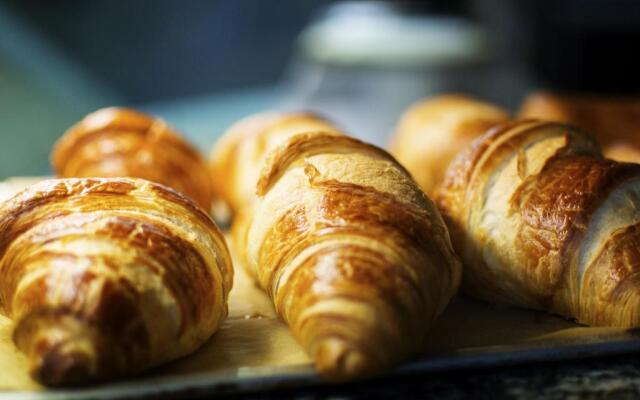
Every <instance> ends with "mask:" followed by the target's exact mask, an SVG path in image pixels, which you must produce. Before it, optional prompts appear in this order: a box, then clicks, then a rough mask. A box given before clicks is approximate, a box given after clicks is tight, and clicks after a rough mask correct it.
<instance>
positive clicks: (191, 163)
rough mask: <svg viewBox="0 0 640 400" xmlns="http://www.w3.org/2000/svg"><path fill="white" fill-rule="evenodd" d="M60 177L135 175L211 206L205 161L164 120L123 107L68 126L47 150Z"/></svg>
mask: <svg viewBox="0 0 640 400" xmlns="http://www.w3.org/2000/svg"><path fill="white" fill-rule="evenodd" d="M51 161H52V164H53V167H54V170H55V172H56V174H57V175H58V176H59V177H61V178H83V177H136V178H144V179H147V180H150V181H153V182H158V183H162V184H164V185H167V186H169V187H171V188H173V189H175V190H177V191H179V192H180V193H183V194H185V195H187V196H189V197H191V198H192V199H193V200H195V201H196V202H197V203H198V204H199V205H200V206H201V207H203V208H204V209H205V210H207V211H209V209H210V207H211V204H212V201H213V196H214V194H213V189H212V182H211V176H210V175H209V170H208V168H207V165H206V163H205V161H204V160H203V159H202V157H201V156H200V154H199V153H198V152H197V151H196V150H195V149H194V148H193V147H191V145H190V144H189V143H188V142H187V141H186V140H185V139H184V138H182V137H181V136H180V135H179V134H178V133H177V132H175V131H174V130H173V129H171V127H170V126H169V125H167V123H166V122H165V121H163V120H162V119H159V118H155V117H153V116H150V115H147V114H143V113H140V112H138V111H134V110H131V109H126V108H116V107H112V108H104V109H101V110H98V111H96V112H93V113H91V114H89V115H87V116H86V117H85V118H84V119H83V120H82V121H80V122H78V123H77V124H76V125H74V126H73V127H71V128H70V129H69V130H68V131H67V132H65V134H64V135H63V136H62V137H61V138H60V140H58V142H57V143H56V145H55V147H54V149H53V152H52V153H51Z"/></svg>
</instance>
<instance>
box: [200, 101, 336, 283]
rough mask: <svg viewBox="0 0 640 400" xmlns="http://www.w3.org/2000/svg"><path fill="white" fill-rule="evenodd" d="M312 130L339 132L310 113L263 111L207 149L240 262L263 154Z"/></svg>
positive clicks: (212, 172)
mask: <svg viewBox="0 0 640 400" xmlns="http://www.w3.org/2000/svg"><path fill="white" fill-rule="evenodd" d="M314 130H322V131H325V132H329V133H331V134H335V135H341V134H342V133H341V132H340V131H339V130H338V128H337V127H336V126H335V125H334V124H333V123H331V122H330V121H328V120H327V119H325V118H323V117H321V116H319V115H317V114H314V113H310V112H275V111H272V112H263V113H260V114H254V115H251V116H249V117H246V118H244V119H242V120H240V121H238V122H236V123H235V124H233V125H232V126H231V127H230V128H229V129H228V130H227V131H226V132H225V133H224V134H223V135H222V137H221V138H220V140H218V141H217V142H216V144H215V146H214V147H213V149H212V150H211V155H210V157H209V159H210V167H211V175H212V176H213V178H214V181H213V182H214V187H215V191H216V193H218V194H219V195H220V196H221V198H222V200H223V201H224V202H225V204H226V205H227V207H228V208H229V210H228V211H227V214H232V215H233V220H232V224H231V239H232V240H231V246H232V247H233V248H234V250H235V254H236V255H237V256H238V260H239V261H240V262H241V263H242V264H244V265H246V264H247V263H248V261H247V260H245V259H244V254H245V253H244V252H243V251H241V249H243V248H244V247H245V246H246V245H245V243H244V242H245V241H246V240H247V229H248V225H249V222H250V220H251V217H252V214H253V205H254V204H255V202H256V200H257V197H256V184H257V182H258V178H259V176H260V171H261V169H262V167H263V166H264V163H265V159H266V156H267V154H268V153H269V152H270V151H271V150H273V149H274V148H275V147H277V146H278V145H279V144H281V143H282V142H284V141H286V140H287V139H288V138H289V137H291V136H293V135H295V134H297V133H300V132H305V131H314ZM249 272H251V271H249ZM254 278H255V276H254Z"/></svg>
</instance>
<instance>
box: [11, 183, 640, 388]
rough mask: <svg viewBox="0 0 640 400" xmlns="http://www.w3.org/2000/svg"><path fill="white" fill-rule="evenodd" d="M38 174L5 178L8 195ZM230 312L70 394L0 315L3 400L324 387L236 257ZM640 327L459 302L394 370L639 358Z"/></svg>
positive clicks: (403, 372)
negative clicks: (132, 372)
mask: <svg viewBox="0 0 640 400" xmlns="http://www.w3.org/2000/svg"><path fill="white" fill-rule="evenodd" d="M33 180H37V179H36V178H24V179H22V178H20V179H12V180H9V181H7V182H4V183H0V201H1V200H2V199H3V198H6V197H7V196H10V194H11V193H13V192H15V191H16V190H18V189H19V188H21V187H23V186H24V185H25V184H28V183H29V182H32V181H33ZM235 270H236V274H235V280H234V287H233V290H232V291H231V294H230V298H229V318H228V319H227V320H226V321H225V322H224V324H223V325H222V327H221V329H220V330H219V331H218V332H217V333H216V334H215V335H214V336H213V337H212V338H211V340H209V341H208V342H207V343H206V344H205V345H204V346H203V347H202V348H201V349H200V350H198V351H197V352H196V353H195V354H193V355H191V356H188V357H185V358H183V359H181V360H178V361H175V362H173V363H171V364H169V365H166V366H163V367H160V368H157V369H154V370H152V371H150V372H148V373H145V374H143V375H140V376H138V377H135V378H131V379H128V380H121V381H118V382H114V383H109V384H102V385H96V386H90V387H84V388H76V389H69V390H52V389H47V388H44V387H42V386H40V385H38V384H37V383H35V382H34V381H33V380H31V379H30V377H29V376H28V374H27V362H26V359H25V357H24V356H23V355H22V354H21V353H19V352H18V351H16V349H15V347H14V345H13V343H12V341H11V321H10V320H8V319H6V318H4V317H2V316H0V398H2V399H27V398H28V399H86V398H92V399H120V398H145V397H153V398H161V397H164V396H167V397H169V396H171V397H173V396H177V395H184V396H189V395H190V394H191V395H192V394H196V393H197V394H199V395H215V394H222V393H224V394H232V393H233V394H237V393H243V392H254V391H259V390H270V389H276V388H278V389H282V388H294V387H300V386H306V385H311V384H319V383H321V380H320V379H319V378H318V377H317V375H316V374H315V373H314V370H313V368H312V366H311V364H310V360H309V358H308V357H307V356H306V355H305V353H304V352H303V351H302V349H301V348H300V347H299V346H298V345H297V343H296V342H295V340H294V339H293V337H292V336H291V334H290V333H289V331H288V329H287V327H286V326H285V325H284V324H283V323H282V322H281V321H280V320H279V319H278V318H277V316H276V314H275V312H274V310H273V307H272V306H271V303H270V301H269V299H268V297H267V296H266V295H265V294H264V293H263V292H262V291H261V290H260V289H259V288H258V287H257V286H256V285H255V284H254V283H253V281H251V279H250V278H249V277H248V276H247V274H246V273H245V272H244V271H243V269H242V268H241V266H240V265H238V264H237V263H236V268H235ZM639 350H640V331H637V330H625V329H618V328H592V327H585V326H581V325H578V324H575V323H573V322H571V321H567V320H565V319H562V318H559V317H555V316H551V315H548V314H545V313H541V312H533V311H528V310H522V309H517V308H512V307H502V306H494V305H489V304H486V303H482V302H478V301H474V300H472V299H468V298H462V297H459V298H456V299H454V300H453V301H452V303H451V304H450V306H449V307H448V308H447V310H446V311H445V312H444V314H443V315H442V316H441V317H440V318H439V320H438V321H437V323H436V325H435V326H434V328H433V330H432V332H431V334H430V340H429V344H428V347H427V349H426V350H425V352H424V354H423V355H422V356H421V357H418V358H417V359H416V360H415V361H413V362H410V363H407V364H406V365H404V366H402V367H400V368H398V369H396V370H395V371H391V372H390V373H389V374H391V375H406V374H415V373H432V372H442V371H451V370H459V369H466V368H482V367H493V366H505V365H515V364H521V363H528V362H537V361H552V360H566V359H576V358H588V357H597V356H605V355H618V354H631V353H636V352H639Z"/></svg>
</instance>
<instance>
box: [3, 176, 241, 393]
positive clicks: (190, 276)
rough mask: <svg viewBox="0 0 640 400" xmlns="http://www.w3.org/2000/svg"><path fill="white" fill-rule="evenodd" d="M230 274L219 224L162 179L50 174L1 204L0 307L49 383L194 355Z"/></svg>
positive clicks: (37, 373) (35, 371) (214, 319)
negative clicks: (51, 177)
mask: <svg viewBox="0 0 640 400" xmlns="http://www.w3.org/2000/svg"><path fill="white" fill-rule="evenodd" d="M232 278H233V270H232V265H231V259H230V255H229V252H228V250H227V247H226V244H225V242H224V238H223V236H222V234H221V232H220V231H219V230H218V228H217V227H216V225H215V224H214V222H213V221H212V220H211V219H210V218H209V217H208V216H207V214H206V213H205V212H204V211H203V210H202V209H201V208H199V207H198V206H197V205H196V204H195V203H194V202H192V201H191V200H190V199H188V198H186V197H184V196H182V195H180V194H179V193H177V192H175V191H173V190H171V189H169V188H167V187H165V186H162V185H159V184H156V183H151V182H148V181H145V180H141V179H128V178H103V179H99V178H86V179H57V180H45V181H42V182H40V183H37V184H34V185H31V186H29V187H28V188H26V189H25V190H23V191H21V192H19V193H18V194H17V195H15V196H14V197H12V198H11V199H9V200H7V201H5V202H3V203H1V204H0V311H1V313H2V314H3V315H4V316H7V317H9V318H10V319H11V320H12V321H13V324H14V330H13V340H14V342H15V344H16V346H17V348H18V349H19V350H20V351H21V352H23V353H24V354H25V355H26V357H27V359H28V360H29V365H30V370H31V374H32V376H33V378H34V379H36V380H37V381H39V382H41V383H44V384H46V385H71V384H86V383H88V382H93V381H102V380H107V379H112V378H117V377H123V376H130V375H133V374H137V373H139V372H141V371H144V370H146V369H148V368H151V367H153V366H157V365H160V364H164V363H166V362H168V361H171V360H174V359H176V358H178V357H182V356H184V355H187V354H189V353H192V352H193V351H195V350H196V349H197V348H198V347H200V345H202V344H203V343H204V342H205V341H206V340H207V339H208V338H209V337H210V336H211V335H212V334H213V333H214V332H215V331H216V330H217V329H218V327H219V326H220V324H221V322H222V320H223V319H224V318H225V317H226V315H227V303H226V302H227V296H228V294H229V291H230V290H231V285H232Z"/></svg>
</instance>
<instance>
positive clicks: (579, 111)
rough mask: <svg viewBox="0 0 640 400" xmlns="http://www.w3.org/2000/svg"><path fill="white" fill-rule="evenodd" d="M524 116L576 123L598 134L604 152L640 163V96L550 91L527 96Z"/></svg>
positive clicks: (523, 109)
mask: <svg viewBox="0 0 640 400" xmlns="http://www.w3.org/2000/svg"><path fill="white" fill-rule="evenodd" d="M519 115H520V117H522V118H539V119H544V120H549V121H558V122H565V123H568V124H571V125H575V126H577V127H579V128H582V129H584V130H586V131H588V132H591V133H592V134H593V135H595V137H596V139H597V140H598V142H599V143H600V144H601V145H602V147H603V151H604V154H605V155H606V156H607V157H609V158H613V159H615V160H618V161H630V162H640V99H638V98H608V97H602V96H596V95H577V94H574V95H569V94H560V93H552V92H547V91H540V92H534V93H532V94H531V95H529V96H527V97H526V98H525V99H524V101H523V103H522V105H521V107H520V112H519Z"/></svg>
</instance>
